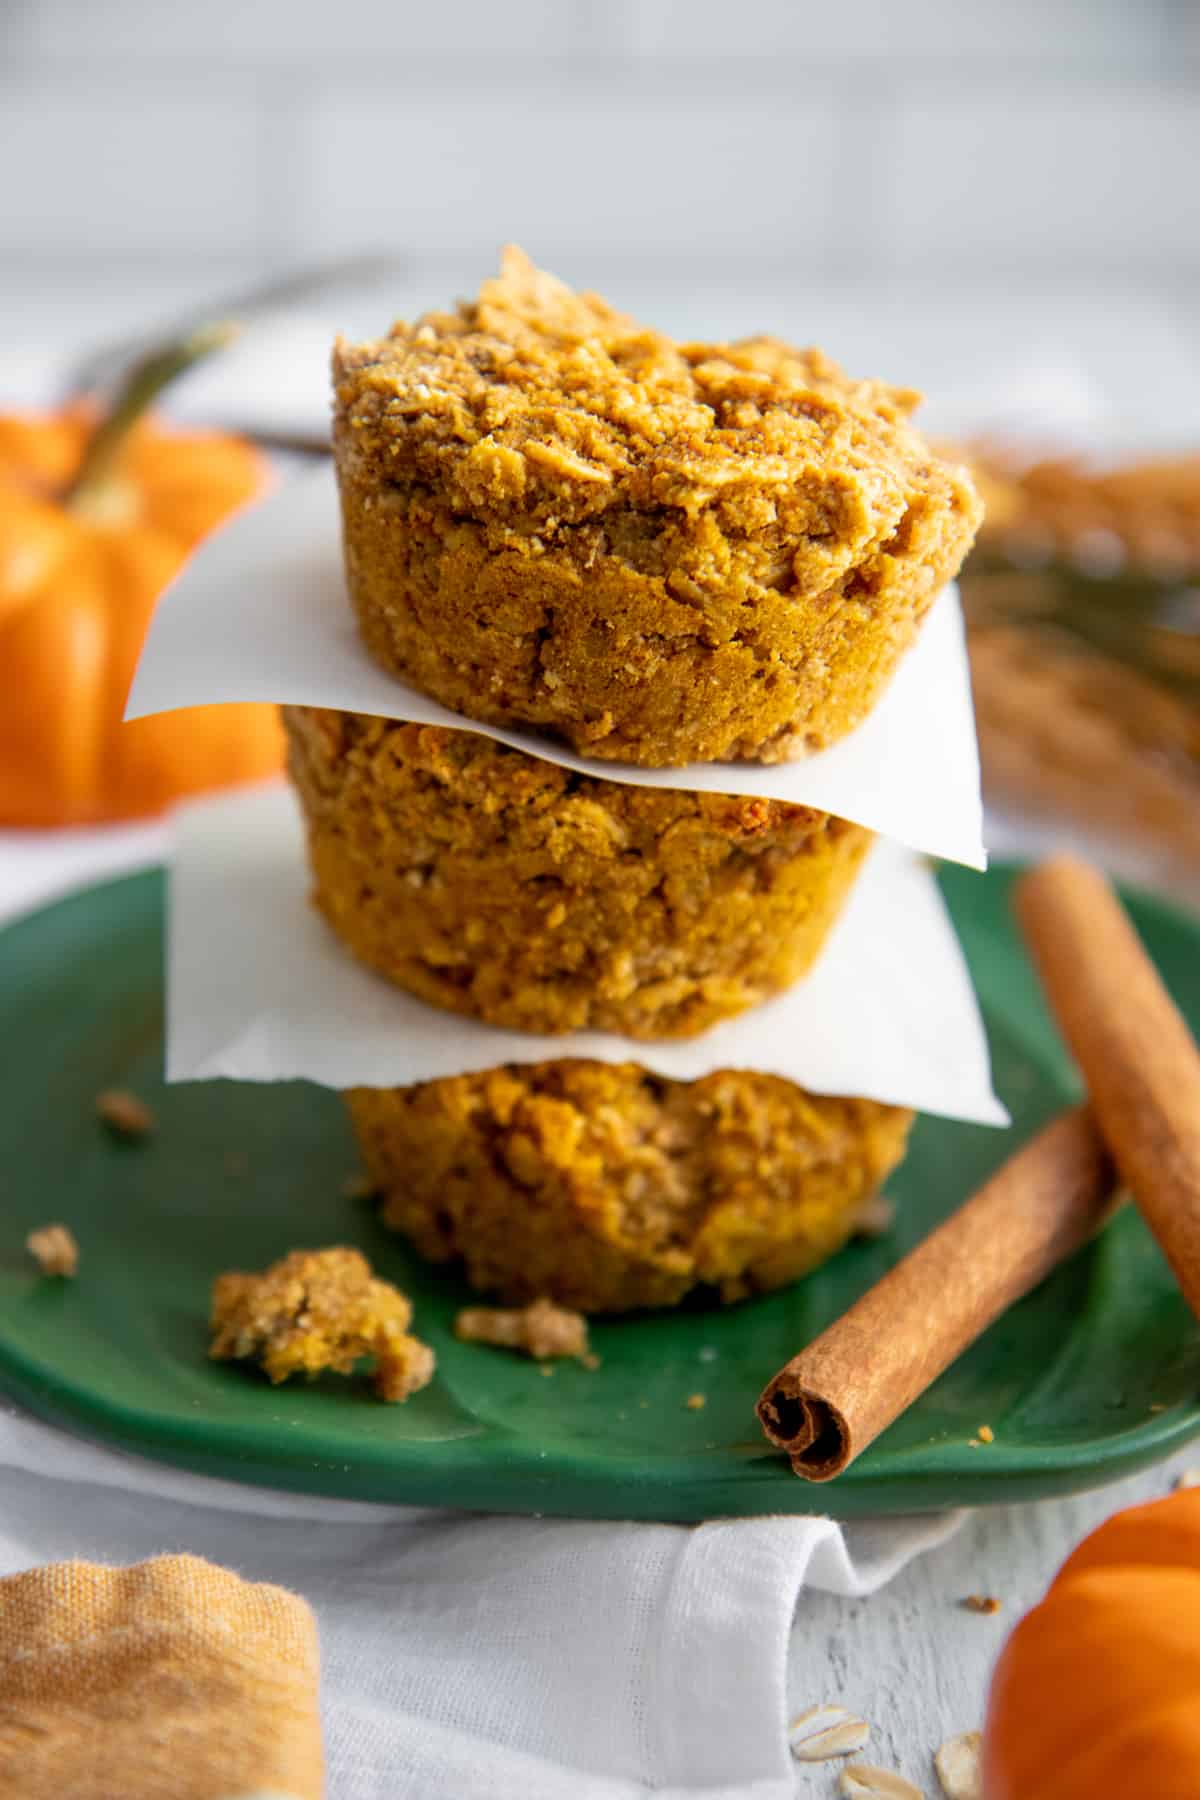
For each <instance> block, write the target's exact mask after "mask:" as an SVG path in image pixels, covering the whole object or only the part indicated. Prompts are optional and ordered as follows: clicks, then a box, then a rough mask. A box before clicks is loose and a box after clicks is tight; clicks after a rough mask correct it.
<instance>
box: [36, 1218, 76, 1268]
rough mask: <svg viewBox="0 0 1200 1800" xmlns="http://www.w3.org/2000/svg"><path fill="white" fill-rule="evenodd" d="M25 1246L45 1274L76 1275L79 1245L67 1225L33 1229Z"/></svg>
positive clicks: (44, 1226)
mask: <svg viewBox="0 0 1200 1800" xmlns="http://www.w3.org/2000/svg"><path fill="white" fill-rule="evenodd" d="M25 1248H26V1249H27V1250H28V1252H29V1254H30V1256H32V1257H33V1258H34V1260H35V1261H36V1262H37V1263H39V1264H40V1266H41V1271H42V1274H43V1275H74V1274H75V1272H76V1270H77V1269H78V1267H79V1245H78V1244H77V1243H76V1242H75V1239H74V1237H73V1236H72V1235H71V1232H70V1231H69V1230H68V1229H67V1227H66V1226H65V1225H43V1226H42V1227H41V1229H40V1230H39V1231H31V1232H30V1234H29V1236H28V1237H27V1238H26V1239H25Z"/></svg>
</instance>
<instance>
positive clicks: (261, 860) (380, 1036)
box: [167, 785, 1008, 1125]
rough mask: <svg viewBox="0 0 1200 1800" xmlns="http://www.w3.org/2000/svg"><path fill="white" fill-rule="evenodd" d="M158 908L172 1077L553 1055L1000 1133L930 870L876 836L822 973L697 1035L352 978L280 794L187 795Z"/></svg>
mask: <svg viewBox="0 0 1200 1800" xmlns="http://www.w3.org/2000/svg"><path fill="white" fill-rule="evenodd" d="M176 833H177V837H176V846H175V853H174V858H173V862H172V869H171V890H170V906H169V911H168V916H169V924H168V935H169V946H168V979H167V1075H168V1079H169V1080H172V1081H183V1080H202V1079H209V1078H212V1077H214V1076H218V1075H225V1076H231V1077H233V1078H235V1079H237V1080H241V1081H281V1080H290V1079H294V1078H297V1077H299V1078H301V1079H305V1080H309V1081H317V1082H321V1083H323V1084H324V1085H325V1086H327V1087H334V1088H346V1087H357V1086H367V1087H391V1086H402V1085H404V1084H405V1083H408V1082H414V1081H429V1080H433V1079H436V1078H438V1077H440V1076H446V1075H460V1074H465V1073H468V1072H471V1071H474V1070H480V1069H490V1068H495V1067H496V1066H497V1065H498V1064H501V1063H509V1062H543V1061H546V1060H549V1059H552V1058H554V1057H561V1056H581V1057H582V1056H586V1057H595V1058H597V1059H598V1060H600V1061H603V1062H628V1061H629V1060H630V1058H631V1057H636V1059H637V1060H638V1061H639V1062H642V1063H644V1064H646V1065H647V1066H648V1067H649V1068H652V1069H654V1070H655V1071H657V1072H658V1073H659V1074H661V1075H665V1076H668V1077H672V1078H674V1079H677V1080H684V1081H688V1080H694V1079H696V1078H697V1077H698V1076H701V1075H706V1074H709V1073H711V1072H712V1071H713V1070H715V1069H760V1070H763V1071H764V1072H766V1073H769V1074H774V1075H781V1076H783V1077H785V1078H786V1079H787V1080H790V1081H795V1082H798V1083H799V1084H800V1086H802V1087H807V1088H809V1089H811V1090H812V1091H813V1092H815V1093H824V1094H861V1095H863V1096H865V1097H866V1098H868V1099H873V1100H883V1101H887V1102H889V1103H890V1104H892V1105H898V1106H913V1107H916V1108H917V1109H918V1110H919V1111H922V1112H931V1113H940V1114H943V1115H945V1116H948V1117H951V1118H960V1119H970V1120H975V1121H977V1122H979V1123H981V1124H989V1125H1003V1124H1007V1122H1008V1114H1007V1113H1006V1112H1005V1110H1004V1108H1003V1107H1002V1106H1001V1104H1000V1102H999V1101H998V1100H997V1099H996V1097H995V1095H994V1094H993V1092H992V1086H991V1074H990V1065H989V1058H988V1047H987V1037H986V1034H985V1032H984V1029H983V1024H982V1021H981V1019H980V1017H979V1009H978V1006H977V1005H976V1001H975V995H974V991H973V989H972V986H971V977H970V974H969V972H968V970H967V967H966V963H965V961H964V958H963V955H962V951H961V950H960V948H959V944H958V939H957V938H956V936H955V933H954V927H953V926H952V924H951V923H950V919H949V917H948V915H947V912H946V909H945V906H944V904H943V902H942V899H941V895H940V894H939V892H938V888H937V884H936V882H935V880H934V877H933V874H932V872H931V871H930V869H929V868H928V867H927V866H926V864H925V862H924V861H923V859H922V858H920V857H917V856H914V855H913V854H912V853H911V852H910V851H907V850H904V849H902V848H901V847H900V845H898V844H893V843H889V842H887V841H885V840H880V841H879V842H878V843H877V844H876V845H875V846H874V848H873V849H872V851H871V852H870V854H869V856H868V857H867V861H866V863H865V865H864V867H863V870H862V873H861V874H860V876H859V878H858V881H857V882H856V884H855V886H854V888H853V890H852V892H851V894H850V898H849V900H848V901H847V903H846V906H845V908H844V909H843V911H842V914H841V916H840V917H839V918H838V920H837V921H836V923H835V925H834V927H833V930H832V931H831V933H830V935H829V937H828V939H827V940H826V943H825V946H824V948H823V950H822V952H821V955H820V956H819V958H818V960H817V963H816V966H815V967H814V968H813V970H812V971H811V973H810V974H809V975H808V976H806V977H805V979H804V980H803V981H801V982H799V983H797V985H796V986H795V987H793V988H791V989H789V990H788V992H787V993H785V994H781V995H779V996H778V997H777V998H776V999H774V1000H770V1001H767V1002H766V1003H765V1004H763V1005H761V1006H756V1007H754V1008H753V1009H752V1010H751V1011H749V1012H745V1013H742V1014H741V1015H740V1016H739V1017H738V1018H736V1019H729V1020H727V1021H725V1023H723V1024H721V1025H717V1026H715V1027H714V1028H713V1029H712V1030H711V1031H707V1032H705V1033H704V1034H703V1036H701V1037H697V1038H687V1039H682V1040H678V1041H673V1042H658V1043H635V1042H633V1041H632V1040H631V1039H629V1038H625V1037H617V1036H614V1035H612V1034H610V1033H608V1032H598V1031H590V1032H573V1033H572V1034H571V1035H570V1036H569V1037H543V1036H539V1035H537V1034H535V1033H532V1032H519V1031H502V1030H499V1029H498V1028H497V1027H495V1026H491V1025H484V1024H481V1023H480V1022H479V1020H477V1019H468V1018H460V1017H458V1016H457V1015H456V1014H453V1013H448V1012H443V1011H441V1010H439V1009H438V1008H436V1007H431V1006H427V1005H426V1004H425V1003H424V1001H421V1000H417V999H414V998H413V996H412V995H410V994H406V993H405V992H404V991H403V990H402V989H400V988H397V987H394V986H393V985H392V984H391V983H390V982H386V981H384V980H383V979H382V977H380V976H377V975H375V974H373V973H372V972H371V971H369V970H368V969H365V968H363V967H361V966H360V965H359V964H358V963H357V962H355V961H354V959H353V958H352V957H351V956H350V955H349V954H348V953H347V952H346V951H345V950H344V949H343V948H342V946H341V944H340V943H339V942H338V941H337V939H336V938H335V937H334V936H333V933H332V932H331V931H330V930H329V929H328V928H327V927H326V925H325V924H324V923H323V922H322V920H321V919H320V918H319V917H318V916H317V914H316V913H315V912H314V910H313V908H312V907H311V906H310V905H309V904H308V900H307V887H308V875H307V868H306V864H305V855H304V844H303V832H302V827H301V824H300V820H299V816H298V813H297V810H296V804H295V801H294V800H293V798H292V796H291V794H290V793H289V792H288V790H287V789H285V788H283V787H280V786H277V785H273V786H271V787H263V788H257V789H249V790H246V791H243V792H242V793H238V794H232V795H227V796H224V797H220V798H217V799H209V800H202V801H197V802H194V803H193V804H191V805H190V806H187V807H185V808H183V809H181V811H180V813H179V814H178V815H177V818H176Z"/></svg>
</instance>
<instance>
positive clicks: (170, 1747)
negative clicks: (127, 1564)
mask: <svg viewBox="0 0 1200 1800" xmlns="http://www.w3.org/2000/svg"><path fill="white" fill-rule="evenodd" d="M317 1673H318V1656H317V1627H316V1620H315V1619H314V1618H313V1615H312V1613H311V1611H310V1610H309V1608H308V1606H307V1605H306V1604H305V1602H304V1601H303V1600H300V1599H298V1598H297V1596H296V1595H294V1594H289V1593H285V1592H284V1590H283V1589H282V1588H277V1587H267V1586H265V1585H262V1584H255V1583H251V1582H248V1581H243V1580H242V1579H241V1577H240V1576H238V1575H233V1574H230V1572H229V1571H228V1570H227V1569H219V1568H216V1567H215V1566H214V1565H213V1564H212V1563H207V1562H204V1561H202V1560H201V1559H200V1558H199V1557H195V1556H161V1557H156V1558H154V1560H153V1561H151V1562H144V1563H138V1564H135V1566H134V1567H132V1568H128V1569H104V1568H100V1567H98V1566H97V1565H96V1564H94V1563H83V1562H71V1563H52V1564H50V1565H49V1566H48V1567H46V1568H42V1569H30V1570H29V1571H27V1572H26V1573H25V1574H22V1575H12V1576H9V1577H8V1578H7V1579H6V1580H2V1581H0V1794H3V1795H4V1796H5V1800H51V1797H53V1800H65V1797H66V1796H67V1795H70V1796H71V1800H159V1797H160V1796H161V1800H241V1797H242V1796H246V1797H247V1800H248V1797H249V1796H251V1795H258V1794H262V1793H263V1792H264V1791H269V1792H270V1793H271V1795H272V1796H273V1800H275V1797H278V1800H285V1797H286V1800H321V1796H322V1794H323V1793H324V1773H323V1761H322V1754H321V1730H320V1720H319V1715H318V1711H317Z"/></svg>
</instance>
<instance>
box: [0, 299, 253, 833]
mask: <svg viewBox="0 0 1200 1800" xmlns="http://www.w3.org/2000/svg"><path fill="white" fill-rule="evenodd" d="M227 335H228V333H227V332H225V331H224V330H221V329H218V330H209V331H208V332H205V333H198V334H196V336H195V337H194V338H192V339H190V340H189V341H188V342H187V343H186V344H183V345H180V346H178V347H175V348H173V349H172V350H170V351H168V352H165V353H163V354H161V355H159V356H157V357H153V358H150V359H148V360H147V362H146V363H144V364H143V365H141V366H140V367H139V369H137V370H135V371H134V374H133V375H132V376H131V378H130V381H129V383H128V384H127V386H126V389H125V391H124V392H123V394H122V396H121V398H120V399H119V400H118V401H117V403H116V405H115V406H114V408H113V410H112V411H111V413H110V414H109V415H108V417H107V418H106V419H105V420H104V421H103V422H101V423H100V424H97V421H96V418H95V416H94V415H93V414H92V413H91V412H90V411H88V410H86V409H82V408H72V409H68V410H66V411H64V412H61V413H57V414H52V415H48V416H39V417H0V825H8V826H33V825H82V824H93V823H98V822H100V821H103V820H113V819H128V818H136V817H139V816H143V815H146V814H150V813H156V812H159V811H161V810H162V809H163V808H164V807H165V806H167V805H169V804H170V802H171V801H173V800H175V799H178V798H180V797H181V796H183V795H185V794H192V793H196V792H199V791H201V790H203V789H206V788H216V787H223V786H225V785H227V784H229V783H232V782H240V781H251V780H254V779H257V778H259V777H263V776H267V775H270V774H273V773H275V772H276V771H277V770H278V769H279V768H280V766H281V763H282V738H281V732H280V726H279V720H278V715H277V712H276V709H275V708H274V707H271V706H249V705H237V706H206V707H193V708H189V709H187V710H185V711H180V712H173V713H164V714H162V715H161V716H158V717H155V718H150V719H138V720H136V721H135V722H133V723H132V724H128V725H126V724H123V723H122V720H121V714H122V711H123V709H124V706H125V699H126V695H127V693H128V691H129V684H130V682H131V681H132V679H133V672H134V667H135V665H136V663H137V658H138V654H139V652H140V650H141V647H142V640H143V638H144V637H145V634H146V628H147V626H148V624H149V622H150V616H151V614H152V612H153V611H154V605H155V602H156V600H157V599H158V597H159V595H160V594H161V593H162V591H163V588H164V587H165V586H166V585H167V583H168V582H169V581H170V580H171V578H172V577H173V576H174V575H175V574H177V572H178V571H179V569H180V567H181V566H182V564H183V562H184V561H185V559H186V558H187V556H188V554H189V552H190V551H191V550H192V549H193V548H194V547H195V546H196V545H197V544H198V543H199V542H200V540H201V538H203V537H205V536H206V535H207V533H208V532H210V531H211V530H212V529H213V527H214V526H216V525H218V524H220V522H221V521H222V520H223V519H225V518H227V517H228V515H229V514H230V513H231V512H233V511H235V510H236V508H238V507H239V506H242V505H244V504H245V502H246V501H247V500H249V499H251V498H252V497H253V496H254V495H255V494H256V493H258V492H259V491H261V489H262V488H263V486H264V485H265V482H266V478H267V469H266V464H265V463H264V462H263V460H262V458H261V457H260V456H259V455H258V453H257V452H256V451H255V450H254V449H253V448H252V447H251V446H250V445H249V444H246V443H243V442H241V441H240V440H238V439H236V438H231V437H224V436H219V435H217V434H215V433H205V434H199V433H186V434H185V433H182V432H174V431H169V430H167V429H165V428H163V427H161V426H160V425H158V424H157V423H155V422H153V421H152V420H150V419H148V418H146V417H145V416H144V413H145V409H146V407H147V406H148V404H149V403H150V401H151V400H152V399H153V398H154V397H155V395H156V394H157V393H158V392H159V391H160V390H161V389H162V387H163V386H165V384H166V382H167V381H168V380H169V379H171V377H172V376H173V375H174V374H176V373H178V372H179V371H180V370H181V369H183V368H185V367H187V366H188V365H189V364H190V363H191V362H194V361H196V360H197V358H198V357H199V356H201V355H204V354H206V353H207V351H208V350H210V349H212V348H215V347H217V345H218V344H219V343H221V342H223V341H225V338H226V337H227Z"/></svg>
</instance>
